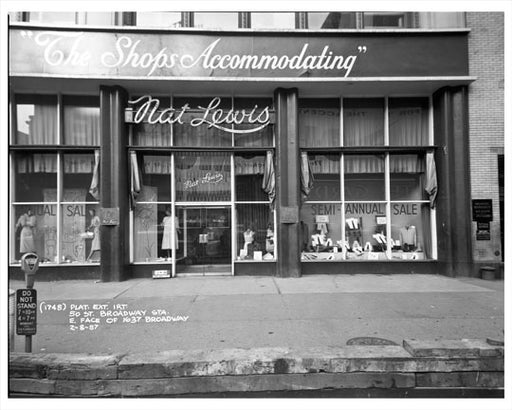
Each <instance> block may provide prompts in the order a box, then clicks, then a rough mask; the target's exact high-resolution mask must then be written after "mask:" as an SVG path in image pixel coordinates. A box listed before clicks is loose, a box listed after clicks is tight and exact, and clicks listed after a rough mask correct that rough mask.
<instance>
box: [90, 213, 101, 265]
mask: <svg viewBox="0 0 512 410" xmlns="http://www.w3.org/2000/svg"><path fill="white" fill-rule="evenodd" d="M89 215H91V224H90V225H89V228H88V229H89V231H91V230H92V232H93V233H94V237H93V239H92V242H91V252H90V253H89V256H88V257H87V260H91V261H92V257H93V255H94V254H95V253H96V252H98V254H100V255H101V243H100V225H101V221H100V217H99V216H98V215H96V211H95V210H94V209H90V210H89ZM99 259H100V257H99V256H98V259H97V260H98V261H99Z"/></svg>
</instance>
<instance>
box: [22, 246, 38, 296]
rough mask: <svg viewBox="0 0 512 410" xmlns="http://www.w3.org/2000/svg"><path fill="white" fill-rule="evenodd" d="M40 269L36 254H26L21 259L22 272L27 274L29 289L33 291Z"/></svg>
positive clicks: (26, 281) (26, 280) (26, 279)
mask: <svg viewBox="0 0 512 410" xmlns="http://www.w3.org/2000/svg"><path fill="white" fill-rule="evenodd" d="M38 269H39V257H38V256H37V255H36V254H35V253H26V254H25V255H23V256H22V257H21V270H23V272H25V283H26V285H27V289H32V287H33V286H34V280H35V275H36V272H37V270H38Z"/></svg>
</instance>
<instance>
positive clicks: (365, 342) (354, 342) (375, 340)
mask: <svg viewBox="0 0 512 410" xmlns="http://www.w3.org/2000/svg"><path fill="white" fill-rule="evenodd" d="M347 345H349V346H398V343H395V342H393V341H392V340H388V339H382V338H380V337H353V338H352V339H349V340H347Z"/></svg>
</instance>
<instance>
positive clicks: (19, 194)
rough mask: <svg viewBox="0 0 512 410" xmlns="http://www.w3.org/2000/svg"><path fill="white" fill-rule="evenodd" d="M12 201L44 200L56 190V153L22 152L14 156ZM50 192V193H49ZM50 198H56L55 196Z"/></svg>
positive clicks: (54, 193)
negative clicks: (13, 191)
mask: <svg viewBox="0 0 512 410" xmlns="http://www.w3.org/2000/svg"><path fill="white" fill-rule="evenodd" d="M14 167H15V173H14V184H13V186H14V189H15V195H14V201H16V202H46V201H49V200H50V199H49V196H52V195H53V196H55V195H56V192H57V155H56V154H25V153H24V154H22V153H17V154H16V155H15V156H14ZM50 193H52V194H50ZM52 200H54V201H55V200H56V197H55V198H53V199H52Z"/></svg>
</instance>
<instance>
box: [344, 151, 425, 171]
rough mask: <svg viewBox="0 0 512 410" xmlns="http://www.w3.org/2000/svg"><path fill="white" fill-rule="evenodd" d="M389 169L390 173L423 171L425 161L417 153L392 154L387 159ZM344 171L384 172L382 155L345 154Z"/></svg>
mask: <svg viewBox="0 0 512 410" xmlns="http://www.w3.org/2000/svg"><path fill="white" fill-rule="evenodd" d="M389 170H390V172H391V173H409V174H417V173H423V172H425V162H424V161H423V159H422V158H421V157H420V156H418V155H392V156H391V157H390V160H389ZM345 173H346V174H380V173H384V156H383V155H382V156H378V155H345Z"/></svg>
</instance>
